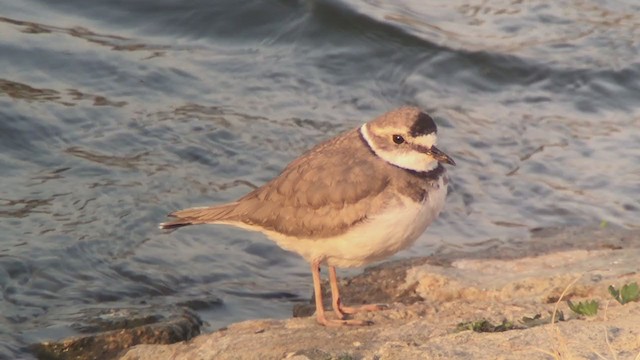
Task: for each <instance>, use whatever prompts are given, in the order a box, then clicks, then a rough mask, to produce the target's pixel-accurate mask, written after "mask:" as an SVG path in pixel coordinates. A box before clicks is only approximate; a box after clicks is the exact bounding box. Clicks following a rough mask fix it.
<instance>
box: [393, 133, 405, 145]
mask: <svg viewBox="0 0 640 360" xmlns="http://www.w3.org/2000/svg"><path fill="white" fill-rule="evenodd" d="M393 142H394V143H396V144H398V145H400V144H402V143H403V142H404V138H403V137H402V135H393Z"/></svg>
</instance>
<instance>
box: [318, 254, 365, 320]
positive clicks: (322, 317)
mask: <svg viewBox="0 0 640 360" xmlns="http://www.w3.org/2000/svg"><path fill="white" fill-rule="evenodd" d="M329 272H331V267H330V268H329ZM333 272H334V276H335V268H333ZM311 275H312V276H313V292H314V294H315V300H316V320H317V321H318V323H319V324H320V325H324V326H342V325H369V324H370V322H368V321H362V320H344V319H343V317H344V316H342V317H340V319H339V320H333V319H332V320H329V319H327V318H326V317H325V315H324V306H323V305H322V288H321V286H320V263H319V262H313V263H311ZM332 288H333V285H332Z"/></svg>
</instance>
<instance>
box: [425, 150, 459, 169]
mask: <svg viewBox="0 0 640 360" xmlns="http://www.w3.org/2000/svg"><path fill="white" fill-rule="evenodd" d="M429 153H430V154H431V156H433V158H434V159H436V160H438V162H441V163H445V164H449V165H453V166H456V162H455V161H453V159H452V158H451V157H450V156H449V155H447V154H445V153H443V152H442V151H440V149H438V148H437V147H435V146H432V147H431V149H429Z"/></svg>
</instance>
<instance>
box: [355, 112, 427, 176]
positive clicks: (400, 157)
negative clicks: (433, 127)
mask: <svg viewBox="0 0 640 360" xmlns="http://www.w3.org/2000/svg"><path fill="white" fill-rule="evenodd" d="M360 134H362V137H363V138H364V140H365V141H366V142H367V145H369V148H370V149H371V151H373V153H374V154H376V155H377V156H378V157H380V158H381V159H383V160H384V161H386V162H388V163H390V164H393V165H395V166H398V167H401V168H404V169H409V170H413V171H421V172H423V171H431V170H433V169H435V168H437V167H438V161H437V160H435V159H434V158H433V157H431V156H429V155H427V154H424V153H421V152H418V151H406V152H405V151H402V152H401V151H393V150H391V151H388V150H383V149H381V148H380V147H378V146H377V145H376V143H375V141H374V140H373V139H372V138H371V135H370V134H369V129H367V124H364V125H362V126H361V127H360ZM429 136H433V138H434V139H435V134H429V135H423V136H419V137H418V138H427V137H429ZM434 141H435V140H434ZM413 142H414V143H416V142H415V141H413ZM419 144H420V145H422V143H419ZM422 146H427V145H422ZM429 146H431V145H429Z"/></svg>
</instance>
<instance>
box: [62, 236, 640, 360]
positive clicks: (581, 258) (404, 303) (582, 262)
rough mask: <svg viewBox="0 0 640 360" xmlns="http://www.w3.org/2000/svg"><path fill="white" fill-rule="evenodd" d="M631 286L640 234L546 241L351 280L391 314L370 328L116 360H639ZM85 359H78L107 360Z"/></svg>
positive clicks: (354, 292) (349, 287)
mask: <svg viewBox="0 0 640 360" xmlns="http://www.w3.org/2000/svg"><path fill="white" fill-rule="evenodd" d="M634 282H638V283H640V231H637V230H636V231H631V230H621V229H611V228H604V229H602V228H594V229H585V228H581V229H545V230H539V231H534V232H533V235H532V239H527V240H526V241H513V242H511V243H507V244H500V245H497V246H496V247H493V248H488V249H485V250H482V251H478V252H459V253H448V254H442V255H437V256H432V257H426V258H419V259H408V260H402V261H396V262H390V263H385V264H382V265H378V266H376V267H372V268H369V269H366V270H365V271H364V273H363V274H361V275H359V276H356V277H354V278H351V279H346V280H344V281H343V282H342V284H341V285H342V288H343V289H344V290H343V295H344V298H345V299H344V300H345V303H348V304H357V303H365V302H367V303H386V304H389V309H388V310H384V311H380V312H375V313H365V314H357V315H355V317H356V318H360V319H367V320H370V321H372V322H373V325H371V326H368V327H343V328H325V327H321V326H318V325H317V324H316V323H315V321H314V318H313V317H296V318H291V319H286V320H273V319H260V320H251V321H245V322H241V323H237V324H232V325H229V326H228V327H226V328H224V329H221V330H218V331H216V332H213V333H208V334H203V335H199V336H196V337H194V338H192V339H190V340H187V341H182V342H178V343H174V344H170V345H158V344H155V345H149V344H147V345H137V346H134V347H131V348H129V349H126V350H122V351H120V352H119V353H117V355H115V354H114V353H113V352H111V353H110V354H111V355H110V356H109V358H121V359H127V360H134V359H135V360H144V359H149V360H151V359H154V360H155V359H298V360H304V359H311V360H315V359H344V360H347V359H640V302H637V301H630V302H627V303H625V304H621V303H620V302H618V301H616V300H615V299H614V298H613V297H612V295H611V294H610V292H609V290H608V287H609V286H610V285H613V286H614V287H615V288H616V289H620V288H621V287H622V286H623V285H625V284H632V283H634ZM567 300H570V301H571V302H572V303H573V304H578V303H579V302H585V301H587V300H596V301H597V302H598V306H597V309H598V312H597V314H595V315H593V316H587V315H579V314H577V313H575V312H573V311H572V310H571V309H570V308H569V307H568V303H567ZM311 312H312V308H311V307H305V306H302V307H298V308H296V309H295V313H296V314H297V315H298V316H305V315H309V314H310V313H311ZM130 343H131V344H135V343H136V342H130ZM137 343H142V342H137ZM86 355H89V357H74V358H78V359H79V358H100V353H99V352H98V353H93V355H90V354H89V353H86Z"/></svg>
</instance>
